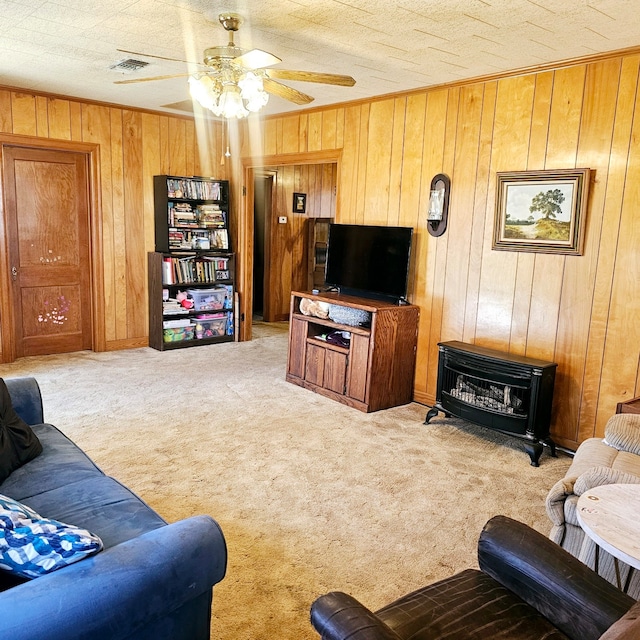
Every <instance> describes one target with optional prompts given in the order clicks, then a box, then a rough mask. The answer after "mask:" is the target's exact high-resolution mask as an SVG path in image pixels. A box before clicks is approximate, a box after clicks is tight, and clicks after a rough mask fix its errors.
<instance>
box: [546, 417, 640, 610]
mask: <svg viewBox="0 0 640 640" xmlns="http://www.w3.org/2000/svg"><path fill="white" fill-rule="evenodd" d="M614 483H623V484H640V415H636V414H630V413H619V414H615V415H614V416H612V417H611V418H610V419H609V421H608V422H607V425H606V426H605V437H604V439H601V438H589V439H588V440H585V441H584V442H583V443H582V444H581V445H580V446H579V447H578V450H577V451H576V454H575V457H574V459H573V462H572V463H571V466H570V467H569V470H568V471H567V473H566V475H565V477H564V478H562V480H559V481H558V482H557V483H556V484H555V485H554V486H553V488H552V489H551V491H550V492H549V494H548V496H547V500H546V508H547V514H548V515H549V518H550V519H551V522H552V523H553V526H552V527H551V533H550V534H549V537H550V538H551V540H553V541H554V542H557V543H558V544H559V545H560V546H561V547H563V548H564V549H566V550H567V551H568V552H569V553H570V554H571V555H573V556H575V557H576V558H578V559H579V560H581V561H582V562H584V563H585V564H586V565H588V566H589V567H591V568H592V569H593V568H595V557H596V545H595V543H594V542H593V541H592V540H591V539H590V538H589V537H588V536H587V535H585V533H584V531H583V530H582V529H581V527H580V524H579V523H578V518H577V515H576V505H577V504H578V498H579V497H580V496H581V495H582V494H583V493H584V492H585V491H588V490H589V489H592V488H593V487H597V486H600V485H604V484H614ZM621 568H622V572H621V573H622V576H621V578H622V581H623V582H624V581H625V580H626V577H627V574H628V567H627V566H626V565H622V564H621ZM598 573H600V575H601V576H603V577H605V578H606V579H607V580H609V581H610V582H612V583H613V584H615V583H616V577H615V568H614V564H613V558H612V556H610V555H609V554H608V553H606V552H605V551H602V550H599V557H598ZM628 592H629V594H630V595H631V596H633V597H635V598H636V599H638V598H640V572H638V571H634V572H633V573H632V575H631V580H630V583H629V591H628Z"/></svg>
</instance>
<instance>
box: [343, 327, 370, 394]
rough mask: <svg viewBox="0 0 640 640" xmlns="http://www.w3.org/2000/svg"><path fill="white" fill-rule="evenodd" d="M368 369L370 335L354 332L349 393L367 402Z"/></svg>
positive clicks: (350, 356)
mask: <svg viewBox="0 0 640 640" xmlns="http://www.w3.org/2000/svg"><path fill="white" fill-rule="evenodd" d="M368 371H369V336H362V335H359V334H357V333H353V334H352V335H351V347H350V349H349V372H348V379H347V395H348V396H349V397H350V398H353V399H354V400H360V402H365V400H366V394H367V376H368Z"/></svg>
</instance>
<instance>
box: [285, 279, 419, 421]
mask: <svg viewBox="0 0 640 640" xmlns="http://www.w3.org/2000/svg"><path fill="white" fill-rule="evenodd" d="M304 298H308V299H310V300H317V301H319V302H327V303H329V304H337V305H341V306H343V307H349V308H352V309H360V310H363V311H368V312H369V313H370V314H371V326H370V327H359V326H358V327H353V326H350V325H345V324H338V323H336V322H333V321H332V320H331V319H330V318H327V319H326V320H325V319H321V318H317V317H315V316H307V315H304V314H302V313H301V312H300V301H301V300H302V299H304ZM418 315H419V309H418V307H417V306H415V305H397V304H392V303H389V302H380V301H378V300H370V299H369V298H357V297H354V296H347V295H342V294H339V293H319V294H313V293H311V292H299V291H292V293H291V314H290V318H289V320H290V322H289V355H288V360H287V378H286V379H287V381H288V382H292V383H293V384H297V385H298V386H301V387H304V388H305V389H309V390H311V391H315V392H316V393H319V394H322V395H323V396H326V397H328V398H331V399H332V400H336V401H337V402H341V403H342V404H346V405H348V406H350V407H354V408H355V409H359V410H360V411H365V412H370V411H378V410H380V409H388V408H389V407H396V406H398V405H402V404H407V403H408V402H411V400H412V399H413V377H414V372H415V362H416V344H417V336H418ZM336 330H338V331H348V332H349V333H350V334H351V340H350V342H349V346H347V347H342V346H338V345H334V344H331V343H328V342H326V341H325V340H322V339H321V338H319V336H322V335H323V334H327V333H329V332H331V331H336Z"/></svg>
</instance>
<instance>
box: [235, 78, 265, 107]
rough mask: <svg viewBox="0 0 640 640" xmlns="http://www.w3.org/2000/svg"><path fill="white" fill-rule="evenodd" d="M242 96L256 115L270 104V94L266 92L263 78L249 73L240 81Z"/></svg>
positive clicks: (246, 104)
mask: <svg viewBox="0 0 640 640" xmlns="http://www.w3.org/2000/svg"><path fill="white" fill-rule="evenodd" d="M238 86H239V87H240V96H241V97H242V99H243V100H244V101H245V106H246V108H247V109H248V110H249V111H252V112H253V113H255V112H256V111H260V109H262V107H264V106H266V104H267V102H269V94H268V93H267V92H266V91H265V90H264V85H263V83H262V78H261V77H260V76H258V75H256V74H255V73H252V72H251V71H249V72H248V73H246V74H245V75H244V76H243V77H242V78H240V80H238Z"/></svg>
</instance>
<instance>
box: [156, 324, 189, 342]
mask: <svg viewBox="0 0 640 640" xmlns="http://www.w3.org/2000/svg"><path fill="white" fill-rule="evenodd" d="M194 329H195V327H194V326H193V325H190V326H188V327H171V328H170V329H163V331H162V339H163V340H164V341H165V342H180V341H182V340H193V336H194Z"/></svg>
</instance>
